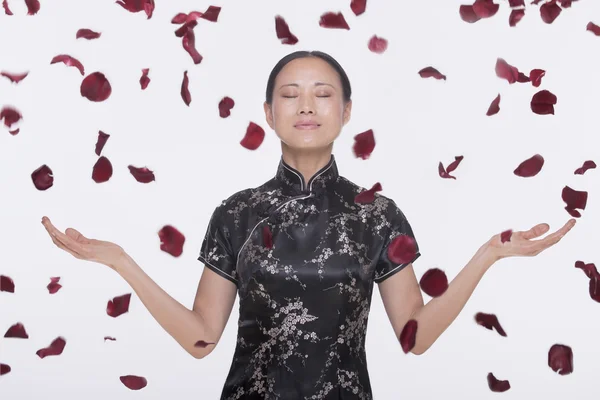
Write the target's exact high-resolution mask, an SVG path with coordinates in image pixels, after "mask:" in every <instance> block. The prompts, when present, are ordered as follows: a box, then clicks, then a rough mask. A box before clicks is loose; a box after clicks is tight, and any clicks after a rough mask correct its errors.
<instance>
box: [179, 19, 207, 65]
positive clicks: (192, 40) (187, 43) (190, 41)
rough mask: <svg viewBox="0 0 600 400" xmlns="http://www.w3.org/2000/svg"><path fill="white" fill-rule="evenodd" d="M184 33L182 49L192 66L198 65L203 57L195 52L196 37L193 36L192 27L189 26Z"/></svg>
mask: <svg viewBox="0 0 600 400" xmlns="http://www.w3.org/2000/svg"><path fill="white" fill-rule="evenodd" d="M194 22H195V21H194ZM194 25H195V24H194ZM184 26H185V25H184ZM184 32H185V33H184V35H183V38H182V39H181V43H182V45H183V48H184V50H185V51H187V52H188V54H189V55H190V57H192V61H193V62H194V64H196V65H197V64H200V63H201V62H202V58H203V57H202V55H201V54H200V53H198V50H196V35H195V34H194V27H193V26H191V25H190V26H188V27H187V28H186V30H185V31H184Z"/></svg>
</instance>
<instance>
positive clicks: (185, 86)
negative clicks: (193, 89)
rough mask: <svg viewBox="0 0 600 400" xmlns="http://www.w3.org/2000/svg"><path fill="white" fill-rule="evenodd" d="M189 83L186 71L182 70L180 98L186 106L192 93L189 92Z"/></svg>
mask: <svg viewBox="0 0 600 400" xmlns="http://www.w3.org/2000/svg"><path fill="white" fill-rule="evenodd" d="M189 84H190V79H189V78H188V72H187V71H183V81H182V82H181V98H182V99H183V102H184V103H185V105H186V106H188V107H189V105H190V103H191V102H192V94H191V93H190V89H189Z"/></svg>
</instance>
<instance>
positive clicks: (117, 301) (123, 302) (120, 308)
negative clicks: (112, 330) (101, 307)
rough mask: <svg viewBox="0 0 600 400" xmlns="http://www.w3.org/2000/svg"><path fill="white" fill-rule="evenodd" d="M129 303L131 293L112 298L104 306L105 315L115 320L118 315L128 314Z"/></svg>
mask: <svg viewBox="0 0 600 400" xmlns="http://www.w3.org/2000/svg"><path fill="white" fill-rule="evenodd" d="M130 302H131V293H127V294H124V295H121V296H116V297H113V298H112V300H109V301H108V303H107V304H106V314H108V316H109V317H113V318H117V317H118V316H119V315H123V314H125V313H126V312H129V303H130Z"/></svg>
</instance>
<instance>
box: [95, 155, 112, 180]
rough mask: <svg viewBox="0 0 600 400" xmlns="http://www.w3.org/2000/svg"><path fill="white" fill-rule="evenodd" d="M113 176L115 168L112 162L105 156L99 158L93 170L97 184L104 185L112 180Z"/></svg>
mask: <svg viewBox="0 0 600 400" xmlns="http://www.w3.org/2000/svg"><path fill="white" fill-rule="evenodd" d="M112 174H113V167H112V164H111V163H110V160H109V159H108V158H106V157H104V156H101V157H99V158H98V161H96V164H94V168H93V169H92V179H93V180H94V182H96V183H103V182H106V181H108V180H109V179H110V177H111V176H112Z"/></svg>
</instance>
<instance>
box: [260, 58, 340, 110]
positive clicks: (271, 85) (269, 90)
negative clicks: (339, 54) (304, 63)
mask: <svg viewBox="0 0 600 400" xmlns="http://www.w3.org/2000/svg"><path fill="white" fill-rule="evenodd" d="M305 57H319V58H320V59H322V60H323V61H326V62H327V63H328V64H329V65H331V66H332V67H333V69H335V70H336V71H337V73H338V75H339V76H340V80H341V81H342V89H343V92H344V93H343V95H344V101H345V102H349V101H350V96H351V95H352V88H351V87H350V80H349V79H348V75H347V74H346V71H344V68H342V66H341V65H340V64H339V63H338V62H337V61H336V60H335V58H333V57H331V56H330V55H329V54H327V53H324V52H322V51H317V50H313V51H305V50H299V51H295V52H293V53H290V54H288V55H287V56H285V57H283V58H282V59H281V60H279V62H278V63H277V64H276V65H275V67H273V70H272V71H271V74H270V75H269V80H268V81H267V93H266V101H267V103H268V104H271V103H272V102H273V89H274V86H275V78H277V75H279V72H281V70H282V69H283V67H285V66H286V65H287V63H289V62H290V61H292V60H295V59H297V58H305Z"/></svg>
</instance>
